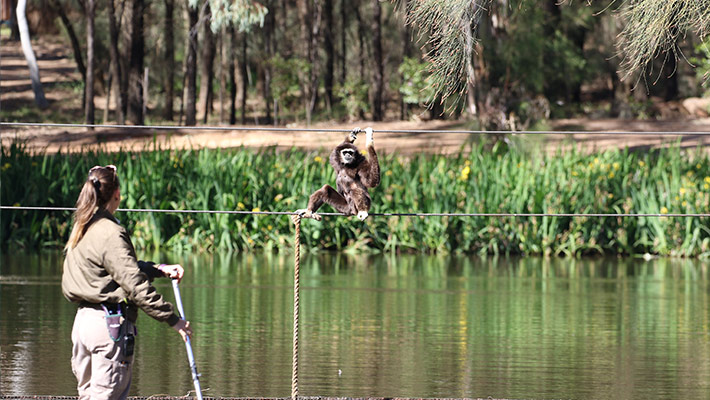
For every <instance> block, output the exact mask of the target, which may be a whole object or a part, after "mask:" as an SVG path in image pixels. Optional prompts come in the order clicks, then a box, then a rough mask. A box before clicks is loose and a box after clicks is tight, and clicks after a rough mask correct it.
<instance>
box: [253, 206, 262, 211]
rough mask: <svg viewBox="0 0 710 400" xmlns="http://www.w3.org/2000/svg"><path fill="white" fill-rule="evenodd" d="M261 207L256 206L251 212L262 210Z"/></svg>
mask: <svg viewBox="0 0 710 400" xmlns="http://www.w3.org/2000/svg"><path fill="white" fill-rule="evenodd" d="M260 211H261V209H260V208H259V207H254V208H252V209H251V212H260Z"/></svg>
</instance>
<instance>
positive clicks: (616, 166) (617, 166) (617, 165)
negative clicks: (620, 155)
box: [612, 162, 621, 171]
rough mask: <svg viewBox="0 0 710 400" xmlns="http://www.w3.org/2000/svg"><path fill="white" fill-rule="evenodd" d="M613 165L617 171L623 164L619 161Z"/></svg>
mask: <svg viewBox="0 0 710 400" xmlns="http://www.w3.org/2000/svg"><path fill="white" fill-rule="evenodd" d="M612 165H613V166H614V169H615V170H616V171H618V170H619V169H620V168H621V165H619V163H618V162H615V163H614V164H612Z"/></svg>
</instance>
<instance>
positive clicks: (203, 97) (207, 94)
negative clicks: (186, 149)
mask: <svg viewBox="0 0 710 400" xmlns="http://www.w3.org/2000/svg"><path fill="white" fill-rule="evenodd" d="M206 7H207V8H206V14H205V15H206V19H205V23H204V30H203V39H202V45H203V48H202V60H201V61H202V71H201V74H200V75H201V76H202V79H201V80H200V104H201V105H202V110H203V113H204V114H203V115H202V122H203V123H207V118H208V117H209V115H210V114H211V112H212V101H211V100H212V81H213V80H214V56H215V53H216V50H217V48H216V39H217V38H216V35H215V34H214V33H213V32H212V29H211V28H210V24H209V19H210V16H211V10H210V6H209V5H207V6H206Z"/></svg>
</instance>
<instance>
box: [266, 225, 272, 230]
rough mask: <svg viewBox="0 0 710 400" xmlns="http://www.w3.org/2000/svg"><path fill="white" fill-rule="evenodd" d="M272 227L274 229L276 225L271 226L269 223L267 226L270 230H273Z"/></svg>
mask: <svg viewBox="0 0 710 400" xmlns="http://www.w3.org/2000/svg"><path fill="white" fill-rule="evenodd" d="M272 229H274V227H273V226H271V225H268V226H267V227H266V230H269V231H270V230H272Z"/></svg>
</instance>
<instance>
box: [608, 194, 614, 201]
mask: <svg viewBox="0 0 710 400" xmlns="http://www.w3.org/2000/svg"><path fill="white" fill-rule="evenodd" d="M606 197H607V198H608V199H609V200H611V199H613V198H614V193H609V194H608V195H606Z"/></svg>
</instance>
